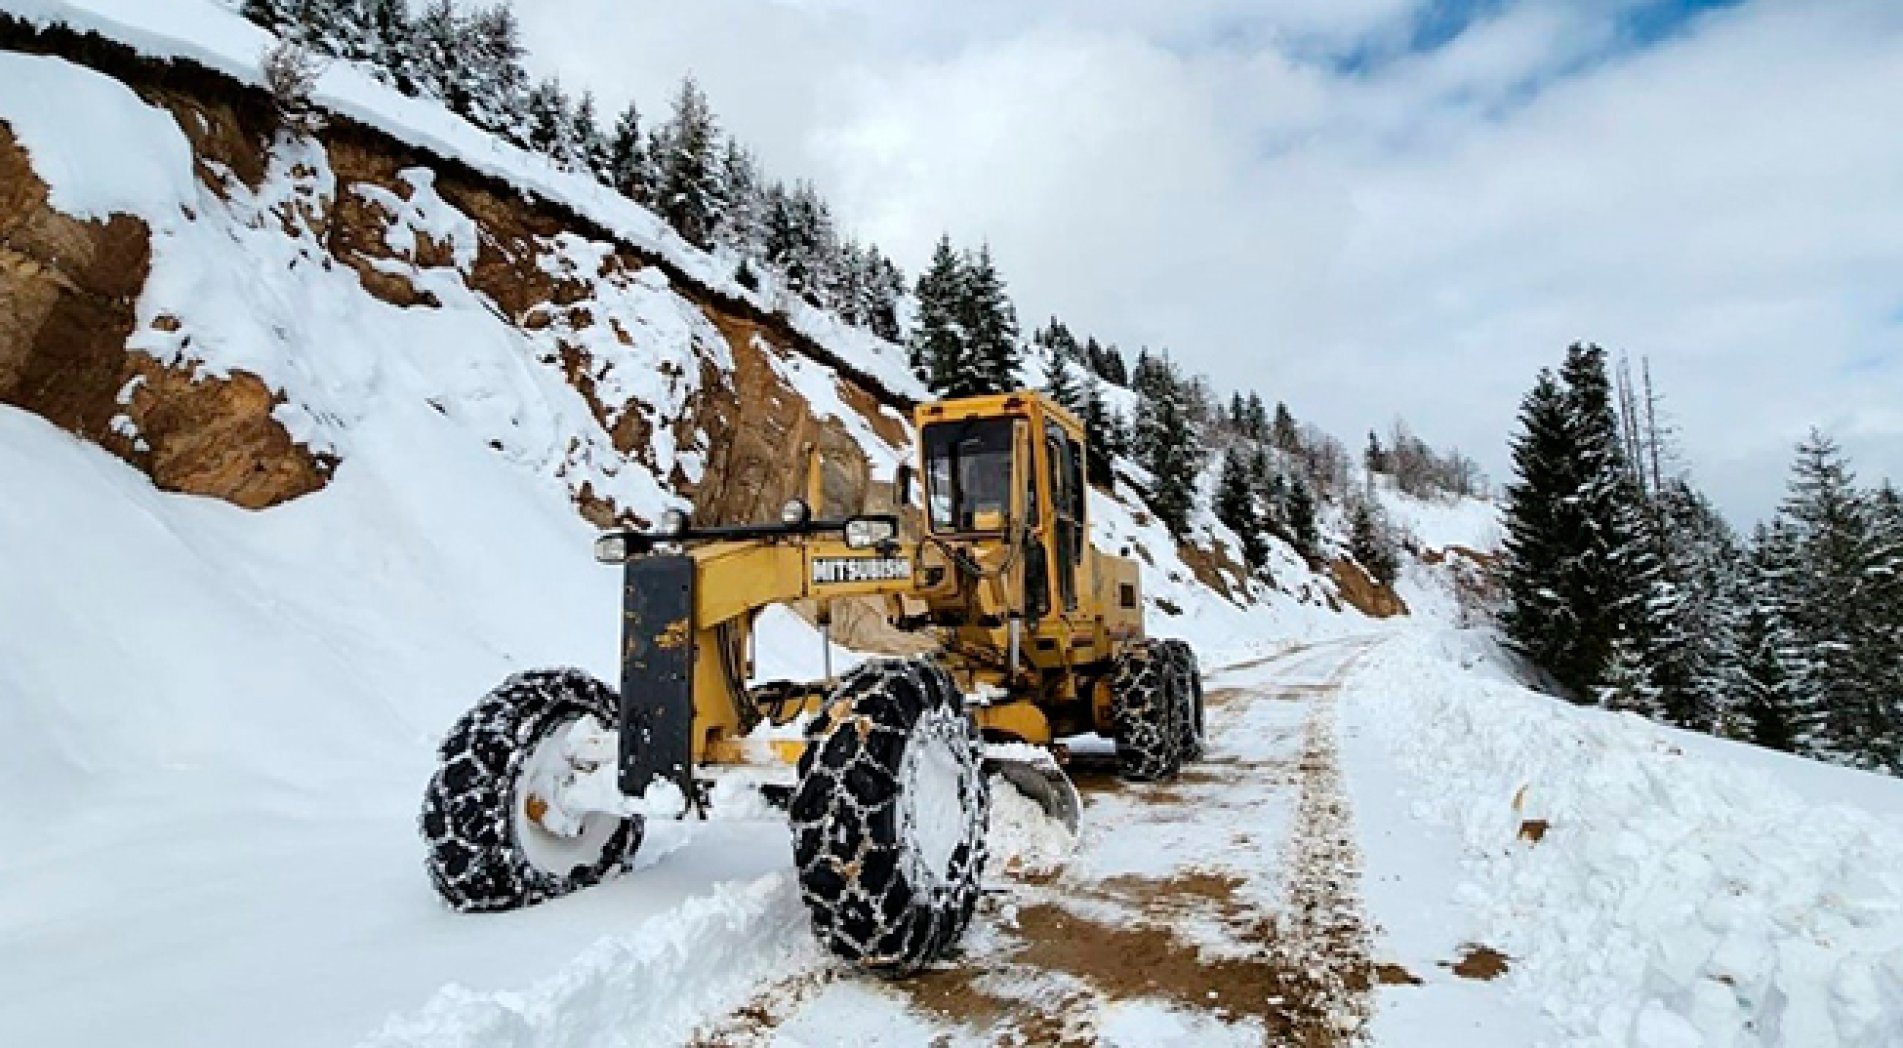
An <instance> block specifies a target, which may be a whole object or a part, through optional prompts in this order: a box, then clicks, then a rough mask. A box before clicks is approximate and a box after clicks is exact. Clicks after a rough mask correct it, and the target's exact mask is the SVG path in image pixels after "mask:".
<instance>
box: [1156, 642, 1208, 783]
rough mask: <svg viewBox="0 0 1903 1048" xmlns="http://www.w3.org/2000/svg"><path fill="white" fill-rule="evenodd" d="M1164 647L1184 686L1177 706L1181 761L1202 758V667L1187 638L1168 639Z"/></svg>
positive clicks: (1178, 741) (1187, 761) (1185, 761)
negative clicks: (1174, 664)
mask: <svg viewBox="0 0 1903 1048" xmlns="http://www.w3.org/2000/svg"><path fill="white" fill-rule="evenodd" d="M1163 649H1164V650H1165V651H1166V652H1167V653H1168V655H1169V657H1170V659H1171V661H1173V662H1175V663H1176V673H1177V679H1178V683H1180V684H1181V685H1182V692H1181V695H1180V700H1179V704H1178V706H1177V722H1176V731H1177V744H1178V747H1179V748H1180V749H1181V750H1182V755H1183V756H1182V763H1184V764H1188V763H1190V762H1192V761H1199V760H1202V759H1203V749H1204V738H1205V736H1204V734H1203V670H1202V667H1201V666H1200V665H1199V664H1198V663H1197V661H1196V649H1194V648H1192V647H1190V646H1189V642H1188V641H1186V640H1166V641H1164V642H1163Z"/></svg>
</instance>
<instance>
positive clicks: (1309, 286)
mask: <svg viewBox="0 0 1903 1048" xmlns="http://www.w3.org/2000/svg"><path fill="white" fill-rule="evenodd" d="M1416 6H1418V4H1415V3H1413V2H1411V0H1357V2H1355V3H1337V2H1333V0H1308V2H1303V3H1298V4H1278V5H1273V6H1269V5H1261V4H1258V3H1250V2H1245V0H1192V2H1186V3H1139V2H1137V0H1108V2H1106V0H1095V2H1092V0H1057V2H1052V3H1044V4H1034V5H1027V4H1022V3H1018V2H1016V0H976V2H974V3H969V4H961V5H942V4H927V3H923V2H919V0H902V2H893V3H871V2H869V0H801V2H793V0H782V2H779V3H774V2H768V0H699V2H697V3H694V4H687V5H682V4H661V3H655V2H648V0H640V2H633V3H629V2H621V0H543V2H542V3H539V4H536V5H534V6H533V7H525V8H524V9H523V11H522V13H523V16H524V19H525V22H527V24H528V26H529V29H530V31H531V44H532V45H533V46H534V47H535V49H536V51H537V53H538V56H539V57H540V60H541V61H542V62H544V63H545V64H549V65H552V66H558V67H559V68H561V69H562V70H563V71H564V74H565V75H566V76H567V77H568V78H569V79H570V80H571V81H585V82H587V83H588V84H590V85H592V86H594V87H596V88H597V89H598V90H599V91H601V93H602V94H603V95H604V96H605V97H606V98H607V99H608V100H610V101H614V102H618V101H620V100H621V99H623V98H625V97H627V96H628V95H630V94H632V95H634V96H636V97H638V98H639V99H641V101H642V102H643V104H644V108H646V109H648V110H649V111H650V113H651V114H652V113H655V112H658V110H659V109H660V107H661V104H662V102H663V100H664V99H665V98H666V97H667V95H668V92H669V90H670V88H671V85H672V83H673V81H674V80H675V79H676V78H678V76H679V75H680V73H681V72H683V71H684V70H685V69H687V68H689V67H692V68H693V69H694V70H696V72H697V73H698V74H699V75H700V77H701V79H702V80H703V82H704V83H705V84H706V86H707V87H708V90H709V92H710V94H711V95H712V97H713V99H714V102H715V105H716V107H717V108H718V109H719V111H720V112H721V114H722V115H723V117H724V118H725V119H726V121H727V123H728V125H729V126H730V127H732V128H733V129H735V130H736V131H737V132H738V133H739V134H740V136H741V137H743V138H744V139H746V140H748V141H749V142H752V143H754V144H755V145H757V146H758V147H759V149H760V150H761V152H762V153H763V155H764V156H765V158H766V159H767V161H768V163H769V165H770V166H771V167H773V168H774V169H775V170H776V171H779V172H781V173H783V174H787V175H801V176H807V177H812V178H815V179H816V180H817V181H818V182H819V183H820V184H821V185H822V187H823V188H824V189H825V190H826V192H827V193H828V194H829V196H830V197H831V198H832V199H833V200H834V202H835V204H836V205H837V207H838V209H839V211H840V212H841V215H842V217H843V218H844V219H845V220H846V222H847V223H848V224H849V225H851V226H853V227H854V228H856V229H858V230H859V231H860V232H862V233H864V234H868V235H871V236H872V237H874V238H875V239H877V240H879V241H880V242H881V243H882V244H885V245H886V246H887V247H888V248H890V249H891V250H893V251H894V252H896V253H897V254H898V256H899V257H900V258H901V260H903V261H906V262H908V263H911V264H912V265H913V266H914V267H916V265H917V264H918V263H919V262H920V261H922V260H923V258H924V256H925V253H926V251H927V250H928V249H929V245H930V242H931V241H932V240H933V239H935V238H936V237H937V235H938V233H939V231H940V230H942V229H949V230H950V231H951V233H952V235H953V237H954V238H955V239H957V240H959V241H961V242H973V241H976V240H977V239H979V238H981V237H983V238H988V239H989V240H990V241H991V242H992V244H993V246H994V249H995V250H996V253H997V255H998V257H999V259H1000V262H1001V264H1002V265H1003V266H1004V267H1005V272H1006V275H1007V277H1008V278H1009V279H1010V280H1011V282H1012V287H1013V290H1014V292H1015V293H1016V296H1017V298H1018V301H1019V305H1020V308H1021V309H1022V310H1023V311H1024V312H1025V313H1026V315H1027V319H1030V320H1037V319H1041V317H1042V316H1043V315H1044V314H1046V313H1049V312H1053V311H1055V312H1058V313H1061V314H1062V315H1064V316H1065V317H1066V318H1067V319H1068V320H1070V321H1072V324H1073V326H1074V327H1077V328H1080V329H1085V330H1090V331H1093V332H1096V333H1099V334H1100V335H1103V336H1105V337H1108V338H1111V339H1114V340H1116V341H1119V342H1121V343H1123V344H1124V345H1125V346H1126V347H1129V348H1132V349H1133V348H1134V346H1135V345H1136V344H1138V343H1143V342H1147V343H1150V344H1152V345H1167V346H1169V347H1170V348H1171V349H1172V351H1173V352H1174V353H1175V354H1176V355H1177V356H1178V358H1179V359H1181V360H1183V361H1185V362H1186V363H1188V364H1190V365H1191V366H1193V367H1195V368H1198V369H1200V370H1204V371H1207V372H1209V373H1210V374H1211V375H1212V376H1213V377H1214V378H1215V379H1216V381H1217V383H1218V384H1219V385H1221V386H1224V387H1238V386H1240V387H1252V388H1256V389H1259V390H1261V392H1262V393H1263V394H1264V395H1265V396H1267V397H1270V398H1271V399H1276V398H1280V399H1285V400H1287V402H1288V403H1289V404H1290V406H1291V407H1292V408H1293V409H1294V410H1295V411H1296V412H1297V413H1298V414H1300V415H1303V416H1305V417H1309V418H1312V419H1314V420H1315V421H1317V422H1319V423H1321V424H1322V425H1323V426H1324V427H1326V428H1329V429H1331V430H1333V431H1335V432H1336V433H1338V434H1339V435H1341V436H1342V437H1344V439H1349V440H1350V442H1351V443H1356V442H1357V441H1356V439H1355V438H1356V434H1357V433H1358V432H1360V431H1361V430H1363V429H1365V428H1367V427H1369V426H1384V425H1385V424H1386V422H1387V421H1388V420H1390V419H1391V418H1392V417H1393V416H1395V415H1397V414H1400V415H1405V416H1406V417H1407V418H1408V419H1409V420H1410V421H1411V422H1412V423H1413V425H1414V427H1415V428H1416V429H1417V430H1418V431H1420V432H1422V433H1423V434H1424V435H1425V436H1427V437H1428V438H1429V439H1430V440H1432V441H1434V442H1436V443H1439V444H1443V445H1446V444H1459V445H1460V446H1462V447H1463V448H1465V449H1467V450H1469V451H1470V452H1471V453H1474V454H1475V455H1477V456H1478V457H1480V458H1481V459H1482V460H1483V462H1485V463H1486V464H1487V465H1488V467H1489V468H1490V469H1491V470H1493V471H1494V472H1495V474H1496V475H1501V474H1503V473H1504V466H1505V453H1504V443H1505V437H1506V435H1507V433H1508V430H1509V429H1510V426H1511V422H1512V415H1513V411H1514V408H1515V406H1516V403H1517V400H1518V398H1519V396H1520V394H1521V393H1522V392H1523V391H1524V390H1525V388H1526V387H1527V386H1528V385H1530V383H1531V380H1532V376H1533V373H1534V371H1535V370H1537V369H1538V368H1539V367H1541V366H1544V365H1547V364H1550V363H1553V362H1555V361H1556V360H1557V358H1558V356H1559V354H1560V351H1561V350H1562V349H1563V347H1564V345H1565V344H1566V343H1567V342H1568V341H1570V340H1572V339H1576V338H1591V339H1595V340H1597V341H1600V342H1602V343H1604V344H1606V345H1608V346H1609V347H1612V348H1614V349H1625V350H1629V351H1630V352H1632V353H1634V354H1635V355H1636V354H1646V355H1649V356H1650V357H1651V358H1652V359H1653V364H1654V371H1655V373H1656V376H1657V378H1658V379H1659V381H1660V383H1661V385H1662V387H1663V390H1664V393H1665V394H1666V396H1667V397H1668V403H1669V406H1670V408H1671V410H1672V413H1673V415H1674V417H1675V419H1676V420H1677V423H1678V425H1679V427H1680V428H1681V430H1682V432H1683V436H1684V441H1685V444H1686V447H1687V451H1688V457H1689V458H1690V460H1691V463H1692V465H1693V467H1694V468H1695V470H1696V471H1697V473H1698V477H1699V479H1701V480H1702V481H1704V482H1705V483H1706V484H1707V486H1708V487H1710V488H1711V489H1712V491H1713V493H1714V495H1716V496H1717V497H1718V498H1719V499H1720V501H1721V503H1723V504H1724V505H1726V506H1727V507H1728V508H1729V509H1731V510H1733V511H1734V513H1735V514H1736V515H1738V516H1740V517H1745V516H1749V515H1754V514H1757V513H1760V512H1763V511H1764V510H1765V509H1767V508H1768V507H1769V506H1770V505H1771V504H1772V503H1773V502H1774V501H1775V499H1776V497H1777V494H1778V491H1779V489H1780V486H1781V484H1782V477H1783V472H1784V468H1785V465H1786V462H1787V457H1788V448H1789V445H1790V443H1791V442H1792V441H1793V440H1794V439H1795V438H1796V437H1798V436H1800V435H1801V434H1802V432H1803V431H1804V429H1805V428H1806V427H1807V426H1809V425H1811V424H1819V425H1824V426H1827V427H1830V428H1832V429H1834V430H1836V431H1838V433H1839V435H1840V436H1841V437H1842V438H1843V439H1844V441H1845V443H1846V444H1847V446H1848V447H1849V448H1850V449H1851V450H1852V452H1853V454H1855V455H1856V457H1857V464H1858V466H1859V468H1860V469H1861V471H1862V472H1863V473H1864V474H1865V475H1866V476H1870V477H1874V476H1876V475H1881V474H1885V473H1887V474H1889V475H1891V476H1893V477H1898V478H1900V479H1903V432H1900V431H1903V425H1899V419H1898V414H1897V413H1898V410H1899V409H1898V407H1897V405H1900V404H1903V280H1899V277H1903V136H1899V135H1897V134H1896V131H1895V127H1896V117H1895V113H1896V108H1895V105H1896V103H1895V100H1896V99H1898V98H1903V11H1899V10H1898V9H1897V8H1896V6H1895V5H1894V4H1889V3H1884V2H1882V0H1845V2H1841V3H1837V4H1833V5H1813V4H1805V3H1800V2H1796V0H1790V2H1784V0H1755V2H1753V3H1749V4H1746V5H1744V6H1742V7H1738V8H1733V9H1728V10H1724V11H1719V12H1713V13H1710V14H1707V15H1705V16H1703V17H1701V18H1700V19H1698V20H1696V21H1695V22H1693V23H1691V24H1690V25H1689V26H1687V27H1685V29H1684V30H1683V31H1682V32H1681V34H1680V35H1678V36H1676V37H1675V38H1672V39H1669V40H1667V41H1664V42H1661V43H1657V44H1655V45H1652V46H1649V47H1646V48H1644V49H1641V50H1636V51H1635V50H1631V49H1629V48H1628V49H1623V50H1622V49H1621V47H1620V46H1618V37H1617V35H1616V31H1617V23H1616V22H1615V21H1614V20H1613V19H1612V18H1611V17H1610V16H1609V15H1608V14H1607V13H1606V12H1608V11H1611V10H1614V9H1615V8H1618V7H1620V6H1624V5H1622V4H1610V5H1595V6H1594V8H1593V10H1596V11H1597V12H1598V13H1597V14H1589V13H1586V12H1587V10H1588V9H1587V7H1586V6H1585V5H1578V4H1570V3H1560V2H1558V0H1522V2H1520V3H1516V4H1510V5H1508V6H1506V7H1505V8H1504V9H1503V10H1501V11H1499V12H1498V13H1496V14H1494V15H1492V16H1491V17H1490V18H1488V19H1487V20H1485V21H1483V22H1480V23H1477V24H1476V25H1474V26H1472V27H1469V29H1468V30H1467V31H1466V32H1465V33H1463V34H1462V35H1461V36H1460V37H1458V38H1456V39H1455V40H1453V41H1452V42H1451V43H1449V44H1448V45H1447V46H1445V47H1443V48H1440V49H1438V50H1436V51H1434V52H1431V53H1428V54H1424V55H1412V56H1401V57H1394V56H1393V54H1392V50H1393V45H1394V43H1395V41H1397V40H1400V39H1402V38H1404V35H1405V32H1406V29H1407V25H1408V22H1407V18H1408V15H1409V13H1410V11H1411V10H1412V9H1413V8H1414V7H1416ZM1265 12H1272V13H1265ZM1357 44H1360V45H1362V46H1364V48H1365V49H1367V50H1369V51H1371V52H1382V53H1384V54H1387V55H1388V57H1387V58H1385V59H1383V60H1382V61H1380V62H1377V63H1374V64H1372V65H1371V66H1369V67H1366V68H1360V69H1358V70H1356V71H1352V72H1348V71H1343V70H1342V69H1341V68H1339V67H1338V66H1337V65H1335V64H1330V63H1329V62H1327V61H1325V60H1323V59H1321V58H1319V57H1317V56H1318V55H1320V54H1324V53H1329V52H1333V53H1336V54H1340V53H1346V52H1347V51H1349V50H1352V49H1354V48H1355V47H1356V46H1357ZM1383 48H1386V49H1387V51H1385V52H1383V51H1382V49H1383Z"/></svg>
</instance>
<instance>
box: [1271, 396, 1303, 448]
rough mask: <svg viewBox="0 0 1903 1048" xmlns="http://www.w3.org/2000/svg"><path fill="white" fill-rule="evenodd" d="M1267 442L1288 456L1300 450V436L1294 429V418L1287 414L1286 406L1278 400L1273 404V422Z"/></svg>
mask: <svg viewBox="0 0 1903 1048" xmlns="http://www.w3.org/2000/svg"><path fill="white" fill-rule="evenodd" d="M1269 440H1270V442H1271V443H1273V444H1274V445H1275V446H1276V447H1277V448H1280V449H1281V450H1282V451H1283V452H1285V453H1287V454H1290V455H1294V454H1299V453H1300V452H1301V450H1302V435H1301V432H1300V430H1298V429H1297V428H1296V425H1295V416H1294V415H1291V414H1289V410H1288V405H1287V404H1284V403H1282V402H1281V401H1279V400H1278V401H1276V403H1275V421H1274V422H1273V423H1272V424H1271V425H1270V429H1269Z"/></svg>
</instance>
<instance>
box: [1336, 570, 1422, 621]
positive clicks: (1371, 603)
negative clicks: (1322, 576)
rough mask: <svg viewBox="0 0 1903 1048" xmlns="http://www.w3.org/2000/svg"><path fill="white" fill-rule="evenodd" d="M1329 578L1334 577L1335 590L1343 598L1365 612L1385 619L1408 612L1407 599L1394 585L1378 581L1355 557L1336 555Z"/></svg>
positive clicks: (1369, 615)
mask: <svg viewBox="0 0 1903 1048" xmlns="http://www.w3.org/2000/svg"><path fill="white" fill-rule="evenodd" d="M1328 577H1329V578H1331V579H1333V580H1335V589H1336V591H1337V592H1339V593H1340V594H1341V599H1343V600H1345V601H1347V602H1348V603H1349V604H1351V605H1353V606H1354V608H1355V610H1357V611H1359V612H1361V613H1362V614H1363V615H1367V616H1368V617H1370V618H1376V619H1385V618H1390V617H1392V616H1395V615H1406V614H1407V613H1408V612H1407V602H1406V601H1404V600H1402V599H1401V595H1400V594H1399V593H1396V592H1394V587H1393V586H1390V585H1388V584H1387V583H1385V582H1380V581H1377V580H1376V579H1375V578H1374V576H1372V575H1369V574H1368V572H1367V571H1366V570H1365V569H1363V568H1362V566H1361V565H1360V564H1357V563H1355V562H1354V561H1352V560H1347V559H1344V558H1336V559H1335V560H1331V561H1329V562H1328Z"/></svg>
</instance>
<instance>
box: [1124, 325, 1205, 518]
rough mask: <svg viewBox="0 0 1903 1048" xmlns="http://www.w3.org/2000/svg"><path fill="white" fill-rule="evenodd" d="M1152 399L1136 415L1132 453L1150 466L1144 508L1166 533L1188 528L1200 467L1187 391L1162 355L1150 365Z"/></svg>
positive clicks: (1198, 450) (1193, 508)
mask: <svg viewBox="0 0 1903 1048" xmlns="http://www.w3.org/2000/svg"><path fill="white" fill-rule="evenodd" d="M1154 370H1155V374H1156V378H1155V379H1154V380H1153V381H1152V382H1151V388H1152V389H1154V390H1155V396H1154V398H1149V399H1146V400H1145V402H1144V410H1143V411H1142V412H1141V413H1140V414H1139V415H1138V417H1137V426H1136V428H1137V437H1136V445H1137V455H1138V458H1139V460H1140V461H1141V462H1142V463H1143V465H1144V466H1145V467H1146V468H1147V469H1148V470H1149V471H1150V476H1151V479H1152V481H1153V483H1152V486H1151V489H1150V499H1149V503H1150V508H1151V509H1153V510H1155V511H1156V516H1157V519H1158V520H1161V521H1162V522H1163V524H1164V526H1165V527H1167V528H1169V529H1170V533H1171V534H1173V535H1176V536H1178V537H1179V538H1180V537H1182V536H1183V535H1185V534H1187V533H1188V531H1189V518H1190V514H1192V513H1193V512H1195V509H1196V479H1197V477H1198V475H1200V474H1201V472H1202V465H1203V464H1202V447H1201V442H1200V440H1199V439H1198V435H1197V432H1196V430H1195V428H1194V427H1193V426H1192V425H1191V422H1190V404H1189V400H1190V390H1189V387H1188V384H1187V383H1186V382H1183V381H1182V380H1181V379H1180V377H1179V376H1178V375H1177V373H1176V368H1175V365H1173V364H1171V363H1170V362H1169V361H1168V360H1157V361H1155V364H1154Z"/></svg>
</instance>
